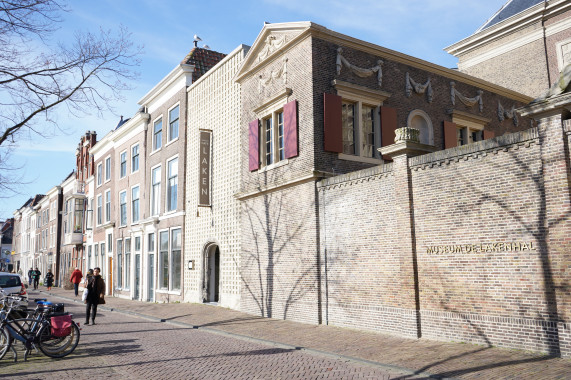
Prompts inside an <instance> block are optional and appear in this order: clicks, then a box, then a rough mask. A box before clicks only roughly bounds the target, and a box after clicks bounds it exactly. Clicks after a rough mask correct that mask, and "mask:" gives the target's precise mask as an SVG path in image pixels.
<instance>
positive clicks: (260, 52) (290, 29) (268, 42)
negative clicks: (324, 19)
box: [236, 22, 313, 81]
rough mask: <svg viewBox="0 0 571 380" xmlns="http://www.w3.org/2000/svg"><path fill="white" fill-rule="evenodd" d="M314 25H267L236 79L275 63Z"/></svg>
mask: <svg viewBox="0 0 571 380" xmlns="http://www.w3.org/2000/svg"><path fill="white" fill-rule="evenodd" d="M312 25H313V24H312V23H310V22H288V23H280V24H265V25H264V27H263V29H262V31H261V32H260V34H259V35H258V38H256V41H254V44H253V45H252V47H251V48H250V50H249V51H248V55H247V57H246V60H245V61H244V64H243V66H242V67H241V69H240V71H239V72H238V74H237V76H236V78H237V80H238V81H239V80H240V79H241V78H243V77H244V76H246V75H247V74H248V73H250V72H251V71H254V70H255V69H256V68H258V67H260V66H263V65H264V64H266V63H267V62H270V61H273V60H274V59H275V57H277V56H279V55H280V54H281V53H282V52H284V51H285V50H286V49H287V48H288V47H289V46H291V45H292V44H294V43H296V42H297V41H299V39H300V38H303V37H304V36H305V35H306V32H307V31H308V30H309V29H310V28H311V26H312Z"/></svg>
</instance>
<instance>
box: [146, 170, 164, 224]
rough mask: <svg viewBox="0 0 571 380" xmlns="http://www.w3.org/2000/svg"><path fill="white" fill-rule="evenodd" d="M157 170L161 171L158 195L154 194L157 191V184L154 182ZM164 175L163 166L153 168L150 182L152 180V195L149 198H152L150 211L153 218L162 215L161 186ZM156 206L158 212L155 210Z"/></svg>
mask: <svg viewBox="0 0 571 380" xmlns="http://www.w3.org/2000/svg"><path fill="white" fill-rule="evenodd" d="M156 169H158V170H159V182H158V186H157V189H158V193H157V194H155V192H154V191H155V186H154V185H155V183H154V182H153V172H154V171H155V170H156ZM162 175H163V171H162V166H161V165H160V164H159V165H156V166H153V167H152V168H151V177H150V180H151V181H150V182H151V189H150V195H151V196H150V197H149V198H150V204H149V206H150V208H149V210H150V215H151V216H158V215H160V213H161V185H162ZM155 206H156V210H155Z"/></svg>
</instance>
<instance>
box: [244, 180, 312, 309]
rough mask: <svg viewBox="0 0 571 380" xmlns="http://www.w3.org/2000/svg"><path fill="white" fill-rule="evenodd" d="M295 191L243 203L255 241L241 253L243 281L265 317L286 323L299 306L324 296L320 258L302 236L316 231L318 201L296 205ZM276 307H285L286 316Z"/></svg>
mask: <svg viewBox="0 0 571 380" xmlns="http://www.w3.org/2000/svg"><path fill="white" fill-rule="evenodd" d="M295 191H296V189H295V188H293V190H291V192H289V190H283V191H279V190H278V191H274V192H269V193H266V194H263V195H261V196H259V197H256V198H255V199H253V200H248V201H244V202H242V207H243V210H242V211H243V212H242V218H245V220H243V221H244V222H246V221H247V223H248V226H249V229H250V231H249V234H251V238H252V240H251V241H250V242H249V243H248V244H247V245H245V246H244V247H243V249H242V257H241V260H242V261H241V270H240V277H241V280H242V284H243V287H244V289H245V290H246V291H247V292H248V294H249V296H250V297H251V299H252V300H253V301H254V302H255V304H256V305H257V308H258V309H259V311H260V314H261V315H262V316H263V317H268V318H276V317H277V318H283V319H287V318H288V313H290V312H291V309H292V307H293V306H294V305H295V304H296V303H298V302H300V301H301V300H303V299H304V298H305V297H307V296H308V295H310V294H311V293H314V294H317V295H318V296H319V294H320V291H319V286H320V280H319V277H320V276H319V255H318V254H316V253H315V252H316V250H315V248H312V247H306V246H305V244H304V238H303V236H302V235H303V234H304V231H306V230H307V229H309V231H312V229H313V228H315V226H313V219H315V218H316V216H315V202H314V201H313V202H311V204H310V205H307V207H305V208H303V207H300V205H301V206H303V204H302V203H300V204H293V203H292V201H293V200H294V199H295ZM301 202H303V201H301ZM292 209H295V212H294V210H292ZM311 233H313V232H311ZM313 236H314V238H315V239H316V241H318V239H317V235H316V234H315V233H314V235H313ZM317 252H319V250H317ZM310 298H311V299H313V297H310ZM312 302H314V301H312ZM318 303H319V302H318ZM276 304H279V305H282V304H283V311H282V312H283V314H282V315H280V314H281V313H280V312H279V311H278V310H276V309H275V305H276ZM317 307H318V308H319V306H318V305H317Z"/></svg>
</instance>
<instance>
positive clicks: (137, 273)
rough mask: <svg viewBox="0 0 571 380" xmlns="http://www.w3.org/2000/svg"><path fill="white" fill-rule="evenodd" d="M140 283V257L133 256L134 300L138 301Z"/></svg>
mask: <svg viewBox="0 0 571 380" xmlns="http://www.w3.org/2000/svg"><path fill="white" fill-rule="evenodd" d="M140 283H141V255H140V254H136V255H135V299H136V300H138V299H139V296H140Z"/></svg>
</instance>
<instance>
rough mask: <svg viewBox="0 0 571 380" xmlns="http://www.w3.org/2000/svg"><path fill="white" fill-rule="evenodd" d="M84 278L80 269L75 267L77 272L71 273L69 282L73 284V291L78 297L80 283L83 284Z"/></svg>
mask: <svg viewBox="0 0 571 380" xmlns="http://www.w3.org/2000/svg"><path fill="white" fill-rule="evenodd" d="M82 278H83V273H81V271H80V270H79V268H78V267H75V270H74V271H73V272H72V273H71V277H70V279H69V282H72V283H73V290H74V291H75V296H76V297H77V295H78V294H79V283H80V282H81V279H82Z"/></svg>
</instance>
